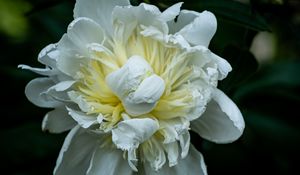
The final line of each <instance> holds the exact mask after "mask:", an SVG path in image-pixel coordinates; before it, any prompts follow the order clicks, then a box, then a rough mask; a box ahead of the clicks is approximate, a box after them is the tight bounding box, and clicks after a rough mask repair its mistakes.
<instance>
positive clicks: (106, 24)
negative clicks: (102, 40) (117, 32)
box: [74, 0, 130, 35]
mask: <svg viewBox="0 0 300 175" xmlns="http://www.w3.org/2000/svg"><path fill="white" fill-rule="evenodd" d="M127 5H130V2H129V0H109V1H107V0H77V1H76V4H75V8H74V18H78V17H88V18H90V19H93V20H94V21H96V22H97V23H98V24H100V26H101V27H102V28H103V29H104V30H105V31H106V32H107V34H109V35H112V32H113V27H112V11H113V9H114V8H115V7H116V6H127Z"/></svg>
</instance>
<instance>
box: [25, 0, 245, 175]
mask: <svg viewBox="0 0 300 175" xmlns="http://www.w3.org/2000/svg"><path fill="white" fill-rule="evenodd" d="M181 5H182V3H177V4H175V5H173V6H171V7H170V8H168V9H166V10H165V11H163V12H161V11H160V10H159V9H158V8H157V7H156V6H153V5H148V4H144V3H142V4H140V5H139V6H132V5H130V2H129V1H128V0H112V1H105V0H77V2H76V4H75V9H74V20H73V21H72V22H71V24H70V25H69V27H68V30H67V33H66V34H64V35H63V36H62V38H61V40H60V41H59V42H58V43H56V44H50V45H48V46H47V47H45V48H44V49H43V50H42V51H41V52H40V54H39V56H38V60H39V62H41V63H42V64H44V65H45V66H46V67H45V68H43V69H40V68H32V67H29V66H26V65H20V67H21V68H23V69H28V70H31V71H33V72H36V73H38V74H40V75H43V76H44V77H42V78H36V79H34V80H32V81H31V82H29V83H28V85H27V86H26V88H25V93H26V96H27V98H28V99H29V100H30V101H31V102H32V103H33V104H35V105H37V106H39V107H45V108H54V110H52V111H50V112H48V113H47V114H46V116H45V117H44V120H43V123H42V129H43V130H48V131H50V132H52V133H61V132H64V131H67V130H71V131H70V132H69V134H68V135H67V137H66V139H65V141H64V144H63V146H62V149H61V151H60V153H59V156H58V159H57V162H56V167H55V169H54V174H56V175H60V174H62V175H69V174H72V175H76V174H78V175H82V174H97V175H118V174H120V175H127V174H128V175H129V174H135V173H136V172H137V173H138V174H146V175H150V174H174V175H185V174H189V175H194V174H195V175H196V174H207V172H206V166H205V164H204V160H203V156H202V154H201V153H200V152H198V151H197V150H196V149H195V147H194V146H193V145H191V144H190V135H189V130H190V129H191V130H193V131H194V132H196V133H198V134H199V135H200V136H201V137H203V138H204V139H207V140H210V141H212V142H215V143H230V142H233V141H234V140H236V139H238V138H239V137H240V136H241V134H242V132H243V129H244V121H243V118H242V115H241V112H240V111H239V109H238V108H237V106H236V105H235V104H234V103H233V102H232V101H231V100H230V99H229V98H228V97H227V96H226V95H225V94H224V93H223V92H222V91H221V90H219V89H218V88H217V84H218V81H219V80H222V79H224V78H225V77H226V76H227V74H228V72H230V71H231V66H230V65H229V63H228V62H227V61H226V60H224V59H222V58H221V57H219V56H217V55H216V54H214V53H212V52H211V51H210V50H209V49H208V45H209V43H210V40H211V38H212V37H213V35H214V34H215V32H216V27H217V21H216V18H215V16H214V15H213V14H212V13H211V12H208V11H204V12H202V13H198V12H195V11H189V10H181V11H180V7H181ZM175 18H176V19H175Z"/></svg>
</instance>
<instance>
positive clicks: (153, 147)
mask: <svg viewBox="0 0 300 175" xmlns="http://www.w3.org/2000/svg"><path fill="white" fill-rule="evenodd" d="M141 151H142V155H144V156H143V157H142V161H143V164H144V166H149V167H148V168H149V170H151V171H154V170H155V171H157V170H159V169H160V168H161V167H162V166H163V165H165V163H166V155H165V151H164V147H163V145H162V143H161V141H160V140H158V139H157V138H156V137H151V138H150V139H149V140H148V141H146V142H145V143H144V144H143V145H142V147H141ZM149 164H150V165H149ZM142 174H143V173H142Z"/></svg>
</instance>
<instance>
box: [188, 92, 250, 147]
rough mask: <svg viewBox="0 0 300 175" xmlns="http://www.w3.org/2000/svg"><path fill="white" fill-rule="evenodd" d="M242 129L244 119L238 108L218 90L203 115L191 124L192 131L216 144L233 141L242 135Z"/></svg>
mask: <svg viewBox="0 0 300 175" xmlns="http://www.w3.org/2000/svg"><path fill="white" fill-rule="evenodd" d="M244 127H245V123H244V119H243V116H242V114H241V112H240V110H239V109H238V107H237V106H236V105H235V104H234V102H232V101H231V100H230V99H229V98H228V97H227V96H226V95H225V94H224V93H223V92H222V91H220V90H218V89H216V90H215V92H214V94H213V99H212V101H211V102H210V103H209V104H208V106H207V109H206V111H205V113H204V114H203V115H202V116H201V117H200V118H198V119H196V120H194V121H193V122H192V130H194V131H195V132H197V133H198V134H199V135H200V136H201V137H203V138H205V139H207V140H210V141H213V142H216V143H230V142H233V141H235V140H236V139H238V138H239V137H240V136H241V135H242V133H243V130H244Z"/></svg>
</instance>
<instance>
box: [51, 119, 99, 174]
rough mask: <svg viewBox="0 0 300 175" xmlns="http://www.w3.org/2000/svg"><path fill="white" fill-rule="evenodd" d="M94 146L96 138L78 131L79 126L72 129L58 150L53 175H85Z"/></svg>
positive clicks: (80, 130)
mask: <svg viewBox="0 0 300 175" xmlns="http://www.w3.org/2000/svg"><path fill="white" fill-rule="evenodd" d="M98 137H99V136H98ZM98 139H99V138H98ZM96 145H97V137H94V136H93V135H91V134H90V133H87V132H86V131H85V130H83V129H80V126H79V125H78V126H76V127H75V128H73V129H72V130H71V131H70V133H69V134H68V135H67V137H66V139H65V142H64V144H63V146H62V148H61V150H60V153H59V156H58V158H57V161H56V166H55V169H54V172H53V174H54V175H66V174H72V175H82V174H85V173H86V171H87V169H88V167H89V164H90V160H91V157H92V154H93V152H94V150H95V147H96Z"/></svg>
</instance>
